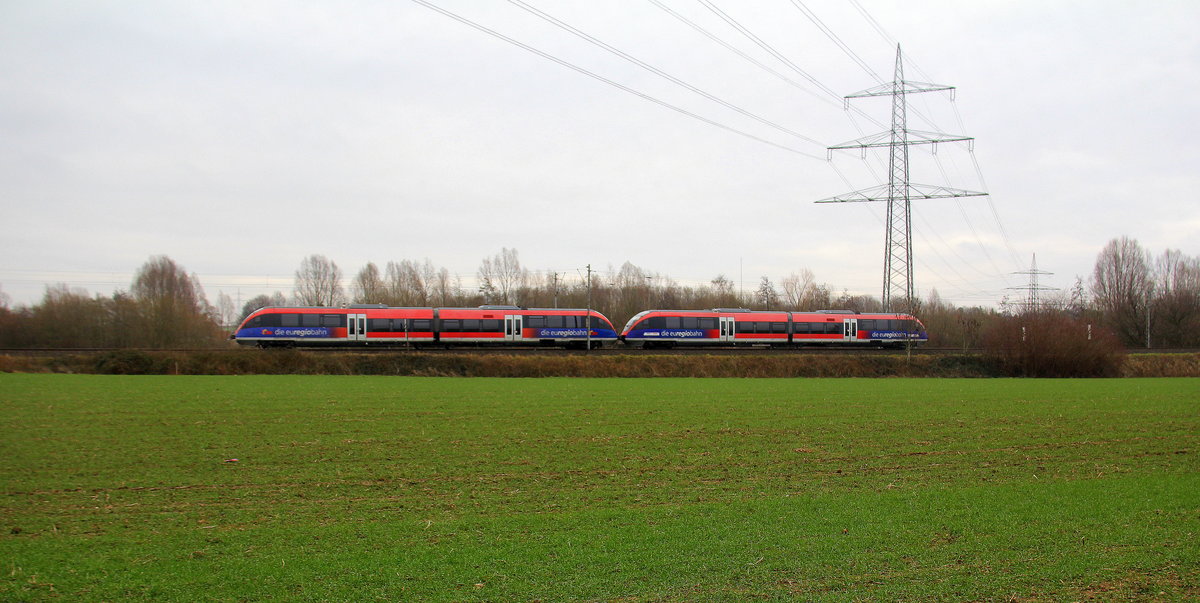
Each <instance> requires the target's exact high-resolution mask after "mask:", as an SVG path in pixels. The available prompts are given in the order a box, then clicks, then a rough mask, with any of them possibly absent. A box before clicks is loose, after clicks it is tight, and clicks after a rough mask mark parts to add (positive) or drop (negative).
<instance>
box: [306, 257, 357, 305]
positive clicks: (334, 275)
mask: <svg viewBox="0 0 1200 603" xmlns="http://www.w3.org/2000/svg"><path fill="white" fill-rule="evenodd" d="M295 287H296V292H295V296H296V303H297V304H299V305H301V306H339V305H341V304H343V303H345V301H346V295H345V293H344V292H343V290H342V271H341V269H340V268H338V265H337V264H336V263H335V262H333V261H331V260H330V259H328V258H326V257H325V256H323V255H310V256H308V257H306V258H304V260H303V261H302V262H300V269H299V270H297V271H296V279H295Z"/></svg>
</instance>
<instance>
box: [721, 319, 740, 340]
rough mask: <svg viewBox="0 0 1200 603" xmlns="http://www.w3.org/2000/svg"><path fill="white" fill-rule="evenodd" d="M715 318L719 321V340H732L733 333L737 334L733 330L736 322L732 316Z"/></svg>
mask: <svg viewBox="0 0 1200 603" xmlns="http://www.w3.org/2000/svg"><path fill="white" fill-rule="evenodd" d="M717 320H719V321H720V322H721V341H730V342H732V341H733V340H734V339H733V338H734V335H736V334H737V332H736V331H735V329H736V326H735V325H737V322H736V321H734V318H733V317H732V316H720V317H718V318H717Z"/></svg>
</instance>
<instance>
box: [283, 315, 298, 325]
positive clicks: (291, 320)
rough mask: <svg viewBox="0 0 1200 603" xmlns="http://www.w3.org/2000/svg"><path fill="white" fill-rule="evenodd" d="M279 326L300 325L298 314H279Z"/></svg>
mask: <svg viewBox="0 0 1200 603" xmlns="http://www.w3.org/2000/svg"><path fill="white" fill-rule="evenodd" d="M279 326H281V327H298V326H300V315H299V314H280V315H279Z"/></svg>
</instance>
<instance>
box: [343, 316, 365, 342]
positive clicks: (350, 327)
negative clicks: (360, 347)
mask: <svg viewBox="0 0 1200 603" xmlns="http://www.w3.org/2000/svg"><path fill="white" fill-rule="evenodd" d="M346 340H347V341H366V340H367V315H366V314H347V315H346Z"/></svg>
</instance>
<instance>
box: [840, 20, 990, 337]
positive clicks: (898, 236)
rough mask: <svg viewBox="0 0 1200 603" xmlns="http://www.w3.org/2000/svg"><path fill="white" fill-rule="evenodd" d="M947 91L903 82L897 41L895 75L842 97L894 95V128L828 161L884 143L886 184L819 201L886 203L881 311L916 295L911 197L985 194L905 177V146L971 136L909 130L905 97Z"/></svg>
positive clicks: (903, 305)
mask: <svg viewBox="0 0 1200 603" xmlns="http://www.w3.org/2000/svg"><path fill="white" fill-rule="evenodd" d="M939 90H948V91H950V100H951V101H953V100H954V87H953V86H943V85H939V84H928V83H925V82H912V81H905V80H904V64H903V62H902V61H901V58H900V45H899V44H897V45H896V73H895V79H894V80H893V81H892V82H890V83H887V84H881V85H879V86H876V87H874V88H869V89H867V90H863V91H862V92H857V93H855V94H851V95H849V96H847V97H846V106H847V107H849V104H850V99H852V98H867V97H872V96H891V97H892V129H891V130H890V131H887V132H881V133H879V134H873V135H871V136H866V137H863V138H859V139H857V140H852V141H850V142H846V143H842V144H839V145H835V146H832V147H829V150H828V153H829V157H830V159H832V156H833V151H834V150H838V149H861V150H862V152H863V153H865V152H866V150H867V149H869V148H883V147H887V148H888V149H889V150H890V159H889V166H890V169H889V173H890V177H889V179H888V183H887V184H884V185H880V186H875V187H872V188H868V189H863V190H859V191H854V192H851V193H846V194H844V195H839V196H837V197H830V198H828V199H822V200H820V201H817V203H862V202H870V201H886V202H887V228H886V237H885V239H886V240H885V243H884V252H883V253H884V257H883V295H882V301H883V309H884V311H885V312H897V311H899V310H901V309H903V310H905V311H907V312H908V313H910V314H911V313H912V306H913V301H914V299H915V297H916V295H915V291H916V289H915V287H914V286H913V278H912V263H913V258H912V240H911V234H912V210H911V207H910V205H911V201H912V200H913V199H949V198H955V197H978V196H982V195H986V194H987V193H980V192H975V191H967V190H961V189H955V188H949V187H945V186H930V185H925V184H916V183H913V182H910V181H909V177H908V176H909V174H908V148H909V147H910V146H913V145H919V144H929V145H936V144H937V143H939V142H960V141H967V142H968V144H970V143H971V141H973V140H974V139H973V138H970V137H967V136H961V135H953V134H940V133H938V132H922V131H919V130H909V129H908V104H907V101H906V99H905V96H906V95H909V94H916V93H919V92H936V91H939Z"/></svg>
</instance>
